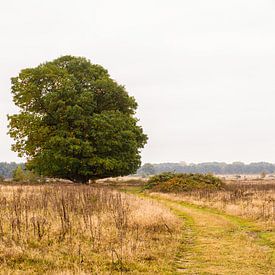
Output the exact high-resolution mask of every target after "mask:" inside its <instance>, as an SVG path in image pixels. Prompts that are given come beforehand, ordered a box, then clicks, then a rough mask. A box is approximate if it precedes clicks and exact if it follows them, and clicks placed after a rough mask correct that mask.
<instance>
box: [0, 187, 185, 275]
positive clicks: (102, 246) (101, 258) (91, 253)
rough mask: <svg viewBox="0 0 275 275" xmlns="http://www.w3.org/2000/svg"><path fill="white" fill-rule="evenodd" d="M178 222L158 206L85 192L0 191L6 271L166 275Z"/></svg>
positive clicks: (1, 257) (0, 251) (0, 246)
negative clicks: (124, 272) (162, 274)
mask: <svg viewBox="0 0 275 275" xmlns="http://www.w3.org/2000/svg"><path fill="white" fill-rule="evenodd" d="M179 232H180V222H179V220H178V219H177V218H176V217H175V216H173V215H172V214H171V213H170V211H169V210H168V209H166V208H165V207H163V206H161V205H160V204H158V203H157V202H152V201H150V200H145V199H141V198H137V197H134V196H132V195H127V194H122V193H119V192H116V191H111V190H109V189H107V188H94V187H90V186H74V185H57V186H54V185H52V186H47V185H45V186H3V185H2V186H0V266H1V271H2V272H5V273H10V272H13V274H16V273H17V272H18V273H20V272H28V274H30V273H37V272H39V273H40V274H41V273H46V272H50V273H51V274H52V273H54V274H58V273H62V272H66V274H71V273H72V274H73V273H76V272H77V273H81V274H85V273H87V274H90V273H93V274H102V273H104V274H105V273H106V272H107V271H108V272H110V271H112V272H119V273H120V272H123V271H130V272H142V273H148V274H152V273H165V272H170V271H171V266H172V263H173V258H174V255H175V252H176V248H177V240H178V236H179Z"/></svg>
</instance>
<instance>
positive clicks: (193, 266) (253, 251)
mask: <svg viewBox="0 0 275 275" xmlns="http://www.w3.org/2000/svg"><path fill="white" fill-rule="evenodd" d="M157 199H158V200H159V201H161V202H163V203H165V204H166V205H167V206H169V207H170V208H171V210H173V211H174V212H175V213H176V214H177V215H178V216H179V217H181V218H183V219H184V221H185V226H184V230H183V239H182V243H181V246H180V248H179V253H178V255H177V257H176V260H175V262H176V271H177V273H183V274H228V275H229V274H230V275H232V274H240V275H252V274H253V275H257V274H264V275H274V274H275V265H274V259H273V258H272V254H273V252H274V251H272V248H271V247H269V246H267V245H260V244H259V242H258V241H257V239H256V237H255V235H254V234H251V232H249V231H247V230H244V228H242V227H241V226H239V225H238V224H236V223H234V222H233V221H232V220H230V219H229V218H227V217H226V215H222V214H215V213H212V212H210V211H209V212H208V211H205V209H199V208H198V207H192V206H190V205H189V206H188V205H185V204H181V203H178V202H173V201H169V200H167V199H165V200H162V199H161V198H157Z"/></svg>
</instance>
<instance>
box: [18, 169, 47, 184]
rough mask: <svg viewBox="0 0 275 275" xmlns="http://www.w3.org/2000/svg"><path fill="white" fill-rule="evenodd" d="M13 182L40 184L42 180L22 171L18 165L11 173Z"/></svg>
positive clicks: (24, 170) (32, 173)
mask: <svg viewBox="0 0 275 275" xmlns="http://www.w3.org/2000/svg"><path fill="white" fill-rule="evenodd" d="M13 180H14V181H16V182H30V183H36V182H38V181H40V182H41V180H42V178H41V177H39V176H38V175H36V174H35V173H34V172H32V171H29V170H26V169H23V167H22V166H21V165H18V166H17V168H16V169H15V170H14V171H13Z"/></svg>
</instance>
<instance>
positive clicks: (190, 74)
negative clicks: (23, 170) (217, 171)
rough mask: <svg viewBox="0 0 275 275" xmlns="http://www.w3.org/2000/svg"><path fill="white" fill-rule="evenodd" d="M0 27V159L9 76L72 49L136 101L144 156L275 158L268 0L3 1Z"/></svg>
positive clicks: (5, 146)
mask: <svg viewBox="0 0 275 275" xmlns="http://www.w3.org/2000/svg"><path fill="white" fill-rule="evenodd" d="M0 30H1V40H0V42H1V43H0V48H1V50H0V62H1V73H0V90H1V94H0V95H1V98H0V123H1V124H0V142H1V143H0V161H19V159H18V158H17V155H16V153H13V152H11V150H10V145H11V143H12V141H11V139H10V138H9V137H8V135H7V134H6V133H7V119H6V115H7V114H11V113H14V112H15V111H16V109H15V107H14V105H13V103H12V98H11V94H10V77H12V76H16V75H17V74H18V73H19V71H20V70H21V69H23V68H26V67H33V66H37V65H38V64H39V63H41V62H44V61H49V60H52V59H54V58H57V57H59V56H61V55H67V54H70V55H76V56H85V57H87V58H88V59H90V60H91V61H92V62H93V63H98V64H101V65H103V66H104V67H105V68H107V69H108V70H109V73H110V75H111V76H112V78H114V79H115V80H117V81H118V82H119V83H120V84H124V85H125V86H126V89H127V91H128V92H129V93H130V94H131V95H133V96H134V97H135V98H136V100H137V101H138V103H139V109H138V112H137V116H138V117H139V118H140V123H141V125H142V126H143V128H144V131H145V132H146V133H147V134H148V136H149V142H148V144H147V145H146V147H145V149H144V150H143V151H142V160H143V162H166V161H171V162H177V161H186V162H203V161H226V162H232V161H244V162H252V161H269V162H273V163H275V1H274V0H207V1H206V0H170V1H168V0H166V1H164V0H132V1H129V0H116V1H111V0H108V1H106V0H97V1H96V0H87V1H84V0H77V1H76V0H75V1H69V0H47V1H37V0H25V1H22V0H9V1H1V4H0Z"/></svg>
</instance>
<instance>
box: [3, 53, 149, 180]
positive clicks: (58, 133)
mask: <svg viewBox="0 0 275 275" xmlns="http://www.w3.org/2000/svg"><path fill="white" fill-rule="evenodd" d="M12 93H13V100H14V103H15V104H16V105H17V106H18V107H19V109H20V113H19V114H14V115H10V116H8V119H9V134H10V136H11V137H12V138H14V140H15V144H14V145H13V146H12V149H13V150H14V151H17V152H18V154H19V156H26V157H27V164H26V166H27V168H29V169H30V170H33V171H34V172H35V173H37V174H39V175H43V176H48V177H58V178H64V179H70V180H72V181H74V182H86V181H88V180H89V179H98V178H104V177H110V176H122V175H127V174H130V173H133V172H135V171H136V169H137V168H138V167H139V166H140V149H141V148H143V147H144V145H145V143H146V141H147V136H146V135H145V134H144V133H143V130H142V128H141V127H140V126H138V125H137V122H138V120H137V119H136V118H135V117H134V115H135V110H136V108H137V103H136V101H135V99H134V98H133V97H131V96H129V95H128V93H127V92H126V90H125V88H124V87H123V86H121V85H119V84H117V83H116V82H115V81H114V80H113V79H111V78H110V76H109V74H108V72H107V70H105V69H104V68H103V67H101V66H100V65H94V64H92V63H91V62H90V61H89V60H87V59H85V58H82V57H73V56H63V57H61V58H58V59H55V60H53V61H52V62H46V63H44V64H41V65H39V66H38V67H36V68H28V69H24V70H22V71H21V72H20V74H19V76H17V77H15V78H12Z"/></svg>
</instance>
